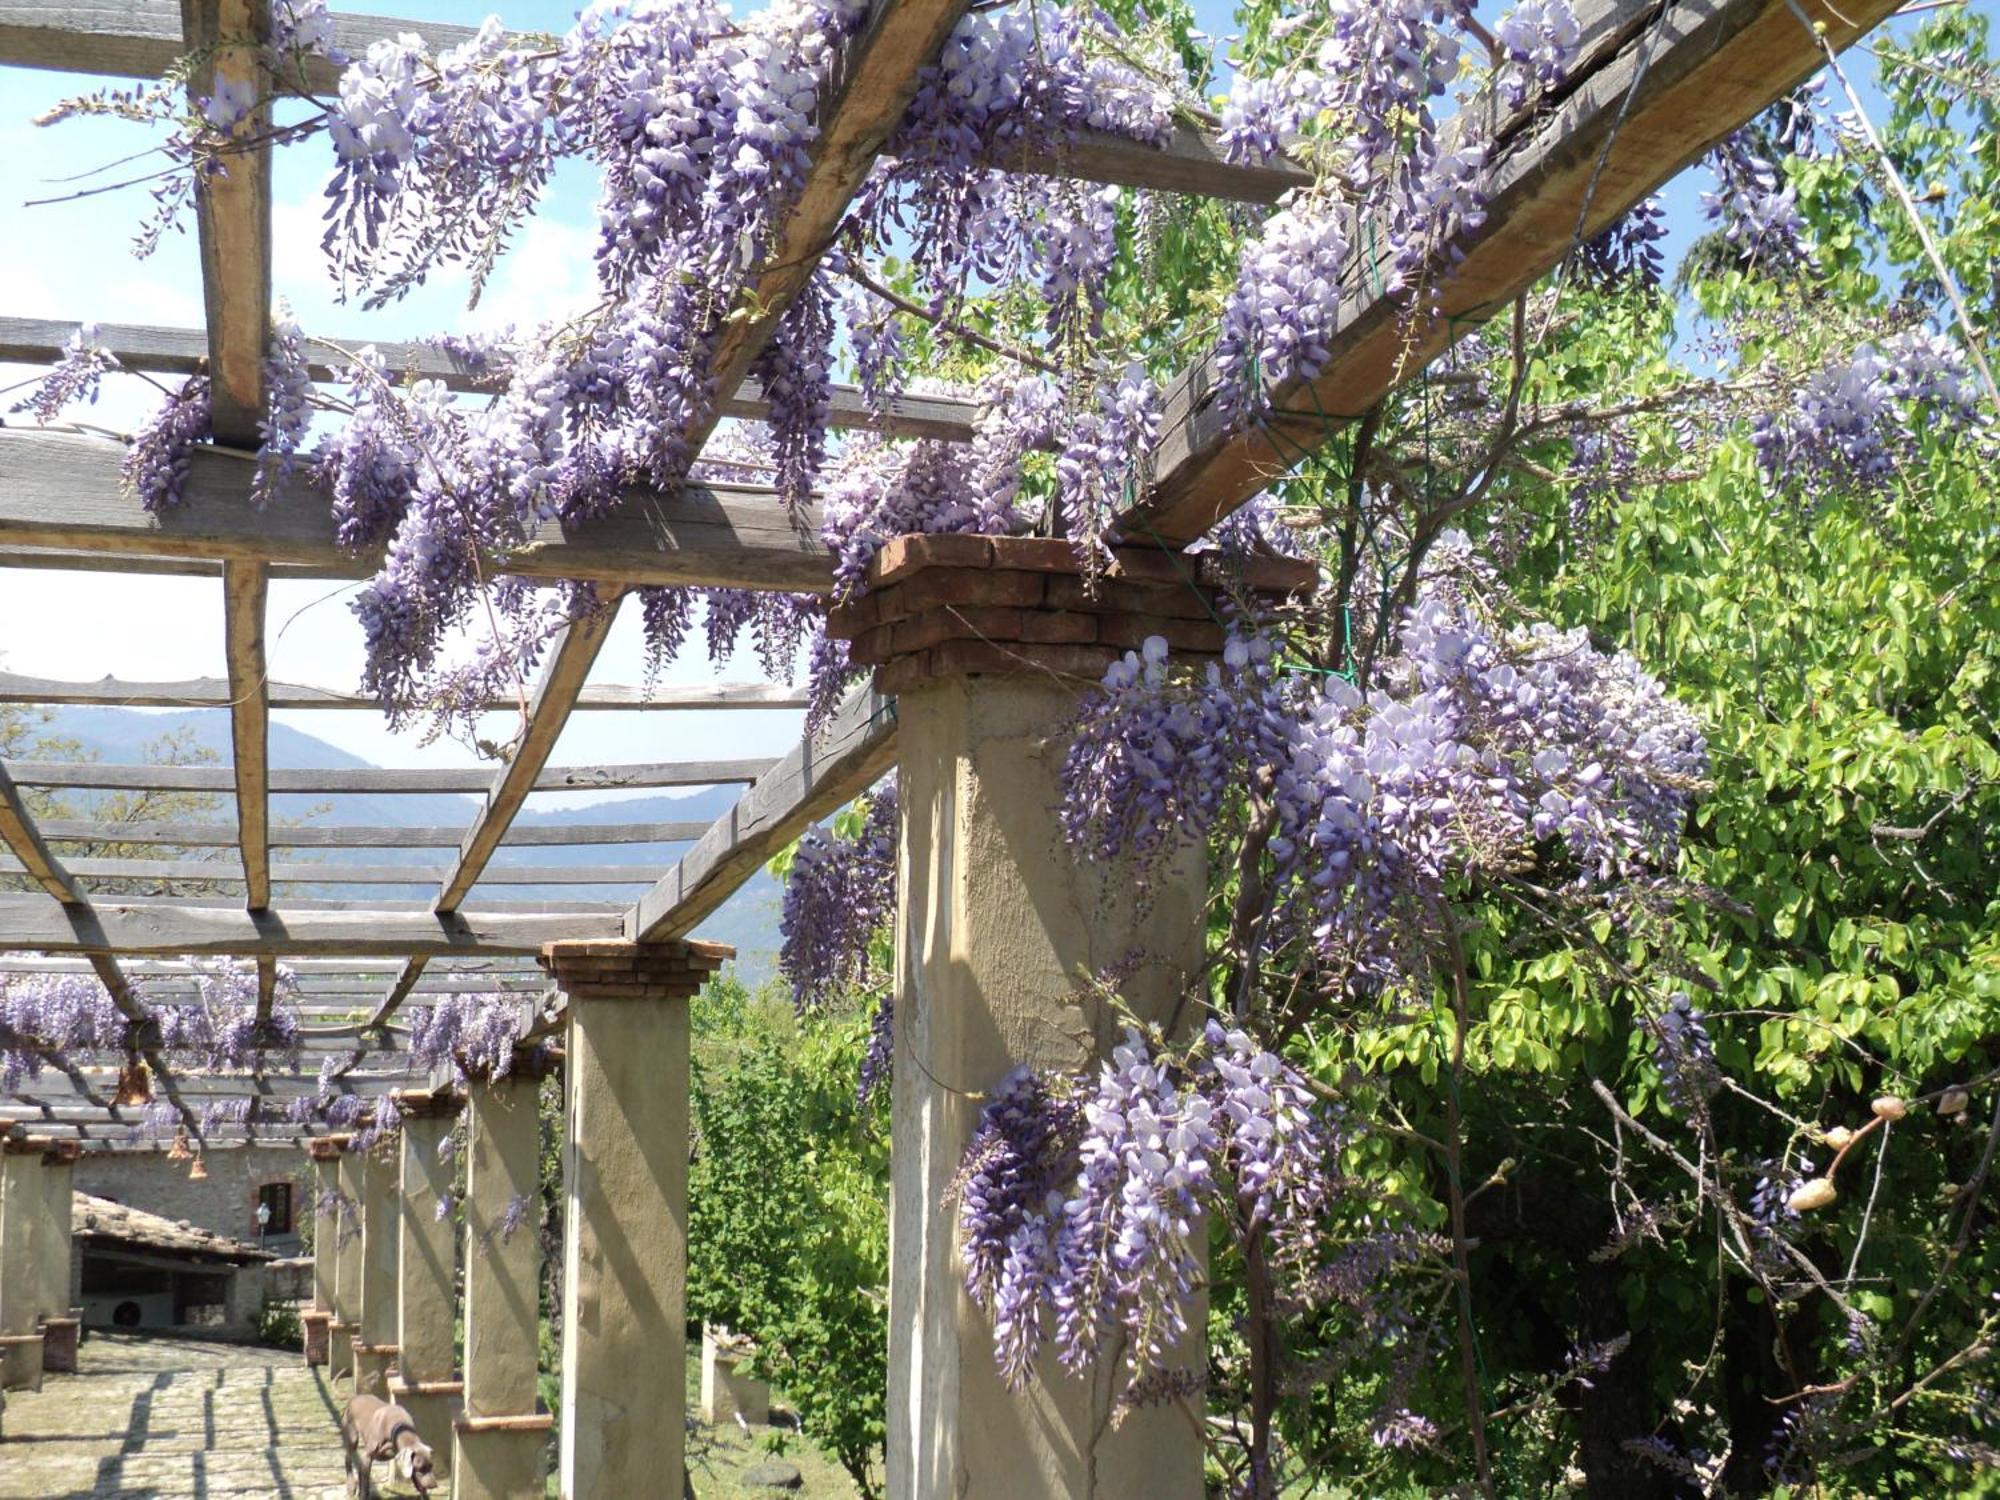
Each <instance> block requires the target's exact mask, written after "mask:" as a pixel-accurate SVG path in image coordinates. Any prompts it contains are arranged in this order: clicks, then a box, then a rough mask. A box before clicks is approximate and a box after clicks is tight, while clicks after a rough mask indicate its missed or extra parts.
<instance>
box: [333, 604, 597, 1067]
mask: <svg viewBox="0 0 2000 1500" xmlns="http://www.w3.org/2000/svg"><path fill="white" fill-rule="evenodd" d="M621 597H622V595H621V594H620V593H619V592H617V591H611V592H609V593H608V595H607V596H602V597H600V600H599V603H600V606H601V607H600V608H599V609H598V610H597V611H596V613H594V614H590V615H586V616H584V617H583V618H582V619H579V620H572V621H571V622H570V623H569V624H568V625H567V626H565V627H564V629H563V633H562V637H561V639H560V640H558V641H557V642H556V647H555V650H554V651H552V652H550V653H549V660H548V665H547V666H546V667H544V668H543V671H542V675H541V679H540V680H539V681H538V682H537V683H536V684H535V697H534V701H533V702H532V703H530V704H529V705H528V710H527V721H526V722H525V723H524V724H523V725H522V726H521V734H520V738H519V739H518V740H516V741H515V744H514V749H513V754H512V756H511V757H510V758H509V760H508V762H507V764H506V765H505V766H504V767H502V768H501V770H500V773H499V774H498V775H497V776H495V777H494V778H493V784H492V786H490V787H489V788H488V789H487V792H486V803H485V805H484V806H483V807H481V808H480V809H479V814H478V816H477V817H475V818H474V819H473V820H472V826H471V827H470V828H469V829H467V830H466V834H465V839H464V841H463V842H462V843H461V844H460V845H459V847H458V857H457V858H456V859H455V860H454V861H453V862H452V867H451V869H450V870H449V871H448V872H447V873H446V875H445V877H444V880H443V882H442V883H441V884H440V886H439V888H438V896H437V900H436V902H435V903H433V910H435V911H437V912H439V913H444V914H448V913H451V912H454V911H457V910H458V908H459V906H460V905H461V904H462V903H463V902H464V900H465V898H466V897H467V896H469V895H471V894H472V888H473V886H474V885H476V884H477V883H478V881H479V878H480V875H481V874H482V873H483V872H484V871H485V869H486V866H487V864H488V863H489V862H490V861H491V860H492V858H493V856H494V855H495V854H496V853H497V852H499V849H500V846H501V843H502V842H503V841H504V840H505V839H506V837H507V830H508V829H509V828H511V827H512V826H513V823H514V817H515V815H516V814H517V813H519V812H520V810H521V808H522V807H523V806H524V805H525V804H526V803H527V800H528V794H529V793H530V792H532V791H534V790H535V788H536V786H537V785H538V783H539V780H540V777H541V775H542V773H543V768H544V767H545V766H546V765H547V764H548V758H549V756H551V755H552V754H554V753H555V748H556V741H557V740H558V739H560V738H561V737H562V731H563V726H564V725H566V724H567V723H568V722H569V714H570V709H571V707H572V706H573V705H574V704H575V702H576V700H577V697H578V696H579V695H580V694H581V693H582V692H583V688H584V681H585V679H586V678H588V677H589V676H590V669H591V667H592V665H594V664H595V662H596V661H597V656H598V653H599V652H600V651H602V650H603V649H604V642H605V641H606V640H607V639H608V638H609V637H610V634H611V627H612V624H613V623H614V622H615V621H616V619H617V617H618V605H619V602H620V599H621ZM425 963H426V960H425V959H423V958H421V957H412V958H411V959H409V960H408V961H407V962H406V963H405V964H404V965H403V972H402V973H401V974H399V975H397V976H396V981H395V983H394V984H392V985H390V987H389V991H388V993H387V994H385V995H384V996H383V997H382V1001H381V1003H380V1004H379V1005H378V1006H376V1008H375V1013H374V1014H373V1015H372V1016H371V1017H370V1021H371V1022H372V1023H374V1024H380V1023H381V1022H384V1021H386V1020H388V1019H389V1017H390V1016H392V1015H394V1014H395V1013H396V1008H397V1007H398V1006H399V1005H401V1004H402V1003H403V1001H404V999H405V998H407V997H408V995H409V993H410V991H411V990H413V989H414V988H415V987H416V983H417V980H418V979H420V978H421V977H422V976H423V972H424V965H425ZM355 1055H356V1057H357V1058H358V1057H359V1056H360V1053H359V1052H358V1051H357V1053H356V1054H355Z"/></svg>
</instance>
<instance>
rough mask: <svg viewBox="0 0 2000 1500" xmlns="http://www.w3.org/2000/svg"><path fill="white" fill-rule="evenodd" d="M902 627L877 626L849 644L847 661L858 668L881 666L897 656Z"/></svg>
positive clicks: (865, 631)
mask: <svg viewBox="0 0 2000 1500" xmlns="http://www.w3.org/2000/svg"><path fill="white" fill-rule="evenodd" d="M902 628H903V626H902V625H900V624H897V625H877V626H875V627H874V628H873V629H872V630H864V631H862V632H861V634H860V635H858V636H856V637H855V638H854V639H853V640H851V641H849V642H848V643H847V659H848V660H849V661H851V662H853V663H854V664H855V665H856V666H862V667H874V666H880V665H881V664H882V663H883V662H885V661H887V660H888V659H889V658H890V657H891V656H893V655H895V654H896V632H897V631H899V630H901V629H902Z"/></svg>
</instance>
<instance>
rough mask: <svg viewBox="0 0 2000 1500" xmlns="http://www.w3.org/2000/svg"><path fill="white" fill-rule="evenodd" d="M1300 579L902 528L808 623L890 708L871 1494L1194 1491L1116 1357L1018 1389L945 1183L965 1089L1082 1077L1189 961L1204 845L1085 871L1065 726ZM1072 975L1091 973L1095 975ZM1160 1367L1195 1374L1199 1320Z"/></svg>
mask: <svg viewBox="0 0 2000 1500" xmlns="http://www.w3.org/2000/svg"><path fill="white" fill-rule="evenodd" d="M1313 576H1314V575H1313V569H1312V568H1311V567H1310V566H1308V565H1303V564H1294V563H1291V562H1289V561H1286V560H1283V559H1257V560H1252V561H1249V562H1245V563H1240V564H1239V563H1236V562H1234V561H1232V560H1226V559H1213V558H1210V559H1197V558H1188V557H1183V556H1175V555H1170V554H1167V553H1163V552H1159V551H1155V550H1150V549H1121V550H1119V551H1118V552H1117V553H1116V554H1115V555H1114V556H1113V557H1112V558H1111V559H1110V561H1109V562H1108V563H1106V565H1105V566H1104V567H1103V569H1102V571H1101V573H1100V575H1099V576H1098V577H1096V578H1094V579H1085V578H1083V577H1080V576H1078V566H1077V562H1076V558H1075V554H1074V551H1073V549H1072V548H1071V546H1070V544H1069V543H1068V542H1067V541H1063V540H1049V539H1042V538H1027V537H1024V538H988V537H978V536H911V537H898V538H893V539H891V540H890V541H889V542H888V543H886V544H885V545H884V546H883V548H882V550H881V552H880V553H879V554H878V555H877V556H876V558H875V560H874V562H873V563H872V565H871V567H870V572H869V588H868V592H867V593H866V594H864V595H862V596H860V597H859V599H858V600H857V601H855V602H854V603H852V604H848V605H843V606H841V607H839V608H837V609H835V610H834V612H833V614H832V616H831V617H830V619H829V622H828V627H827V630H828V634H829V635H830V636H834V637H835V638H838V639H845V640H848V641H850V642H852V645H851V648H850V657H851V659H852V660H853V661H854V662H856V663H857V664H862V665H869V666H874V667H877V668H878V669H879V670H878V672H877V674H876V678H875V688H876V691H877V692H878V693H884V694H887V693H895V694H897V695H899V696H898V702H897V705H896V712H897V717H898V731H897V754H898V759H899V763H900V767H901V772H900V779H899V787H898V800H899V803H900V806H901V808H902V830H901V845H900V853H899V856H898V859H899V863H898V909H897V918H896V920H897V928H896V997H895V1012H894V1049H895V1051H894V1055H895V1082H894V1107H893V1116H894V1117H893V1130H892V1143H893V1146H892V1167H891V1188H890V1221H889V1224H890V1227H889V1244H890V1269H889V1402H888V1447H887V1456H888V1482H889V1483H888V1488H889V1494H890V1496H891V1497H892V1500H938V1497H950V1500H1044V1497H1046V1500H1056V1497H1062V1500H1199V1497H1200V1496H1201V1494H1202V1448H1201V1441H1200V1437H1199V1432H1198V1428H1199V1425H1200V1417H1201V1413H1200V1407H1199V1403H1198V1402H1196V1403H1194V1410H1193V1412H1192V1415H1193V1417H1194V1419H1195V1420H1193V1421H1190V1420H1189V1416H1190V1413H1189V1412H1187V1411H1183V1410H1177V1409H1175V1408H1173V1407H1152V1408H1141V1409H1136V1410H1129V1411H1125V1412H1122V1413H1120V1412H1119V1411H1118V1410H1117V1408H1116V1405H1115V1403H1116V1398H1117V1395H1118V1393H1119V1391H1120V1389H1121V1388H1122V1369H1121V1367H1120V1366H1119V1363H1118V1361H1116V1360H1111V1359H1107V1360H1104V1361H1102V1362H1101V1363H1100V1366H1099V1367H1098V1368H1097V1369H1096V1370H1094V1371H1092V1372H1091V1374H1090V1375H1089V1376H1087V1377H1077V1376H1070V1375H1066V1374H1065V1373H1064V1372H1063V1371H1062V1369H1061V1367H1060V1365H1059V1364H1058V1362H1057V1360H1056V1358H1055V1356H1054V1354H1053V1352H1052V1351H1051V1352H1045V1353H1044V1355H1043V1357H1042V1359H1041V1361H1040V1363H1039V1364H1038V1366H1037V1367H1036V1370H1035V1377H1034V1380H1033V1381H1032V1383H1031V1384H1030V1385H1029V1387H1028V1388H1027V1389H1026V1390H1025V1391H1024V1392H1022V1393H1021V1394H1020V1395H1018V1396H1016V1395H1014V1394H1012V1393H1010V1392H1009V1391H1008V1390H1007V1389H1006V1387H1005V1386H1004V1385H1003V1384H1002V1382H1001V1380H1000V1376H999V1374H998V1372H997V1371H996V1369H995V1367H994V1362H993V1343H992V1332H991V1326H990V1324H989V1322H988V1319H987V1318H986V1316H985V1315H984V1314H983V1313H981V1312H980V1311H979V1310H978V1309H977V1308H976V1307H975V1306H974V1305H973V1304H972V1301H971V1299H970V1298H969V1297H968V1296H967V1295H966V1292H965V1285H964V1281H965V1275H964V1266H963V1264H962V1262H961V1258H960V1256H959V1253H958V1243H957V1240H958V1236H957V1222H956V1219H957V1215H956V1204H955V1203H954V1202H953V1201H952V1199H951V1185H952V1181H953V1178H954V1176H955V1174H956V1173H957V1171H958V1168H959V1165H960V1161H961V1159H962V1156H963V1153H964V1149H965V1145H966V1142H967V1141H968V1139H969V1138H970V1135H971V1132H972V1129H973V1126H974V1124H975V1122H976V1121H977V1119H978V1116H979V1111H980V1107H981V1104H982V1102H983V1096H984V1095H985V1094H986V1093H987V1091H989V1090H991V1089H992V1088H993V1087H994V1086H995V1085H996V1084H998V1083H999V1082H1000V1081H1001V1079H1002V1078H1004V1077H1005V1076H1006V1074H1007V1073H1008V1072H1009V1071H1010V1070H1011V1069H1012V1068H1014V1067H1015V1066H1016V1065H1019V1064H1023V1063H1025V1064H1027V1065H1029V1066H1031V1067H1033V1068H1035V1069H1037V1070H1038V1071H1042V1072H1062V1073H1075V1072H1079V1071H1083V1070H1088V1069H1092V1068H1093V1067H1094V1066H1095V1065H1096V1064H1097V1063H1098V1062H1099V1061H1100V1060H1101V1059H1103V1058H1104V1057H1106V1056H1107V1055H1108V1053H1109V1051H1110V1049H1111V1048H1112V1047H1113V1046H1114V1045H1116V1044H1117V1042H1118V1041H1119V1040H1120V1039H1121V1037H1122V1034H1123V1028H1124V1022H1123V1021H1122V1020H1121V1019H1120V1017H1119V1015H1118V1014H1117V1012H1116V1010H1115V1009H1114V1007H1113V1006H1112V1005H1111V1004H1110V1003H1108V1002H1107V1001H1106V1000H1105V999H1104V998H1101V993H1100V992H1101V990H1102V989H1103V988H1106V987H1108V986H1109V985H1110V984H1112V983H1115V987H1116V990H1117V994H1118V997H1119V998H1120V999H1121V1000H1122V1001H1123V1003H1124V1004H1125V1005H1126V1006H1127V1007H1128V1008H1129V1010H1130V1011H1131V1012H1132V1013H1133V1014H1136V1015H1137V1016H1139V1017H1140V1018H1142V1019H1150V1020H1158V1021H1165V1020H1166V1019H1167V1018H1168V1017H1169V1016H1170V1015H1172V1014H1173V1013H1174V1011H1175V1006H1176V1002H1177V1001H1178V999H1179V997H1180V996H1181V995H1182V993H1183V992H1184V990H1185V988H1186V986H1187V985H1188V984H1189V983H1190V982H1191V981H1192V979H1193V976H1194V975H1195V973H1196V972H1197V970H1198V968H1199V966H1200V963H1201V957H1202V942H1203V934H1204V927H1205V920H1204V918H1205V914H1204V904H1205V895H1206V889H1205V881H1204V872H1203V870H1202V867H1201V864H1200V851H1199V849H1191V850H1189V851H1188V854H1187V856H1186V857H1185V858H1183V859H1182V860H1180V861H1179V862H1178V863H1177V864H1174V865H1172V866H1170V867H1168V868H1163V869H1161V870H1160V871H1158V872H1157V874H1156V875H1155V876H1154V877H1153V879H1152V881H1151V883H1150V886H1149V889H1148V891H1147V892H1146V896H1145V900H1144V901H1143V902H1142V901H1141V899H1140V895H1139V892H1138V891H1137V889H1136V883H1135V881H1134V880H1133V878H1132V876H1131V874H1130V872H1128V871H1124V870H1120V869H1117V868H1116V867H1113V868H1111V869H1109V870H1107V869H1104V868H1102V867H1098V866H1088V865H1083V864H1080V863H1079V862H1078V860H1077V859H1076V857H1075V856H1074V855H1073V854H1072V853H1071V849H1070V846H1069V843H1068V841H1067V839H1066V838H1065V837H1064V834H1063V830H1062V827H1061V823H1060V819H1059V817H1058V809H1059V806H1060V803H1061V800H1062V794H1061V786H1060V773H1061V768H1062V761H1063V755H1064V751H1065V748H1066V746H1065V743H1064V737H1063V736H1064V730H1065V726H1066V725H1067V724H1068V723H1069V721H1070V720H1071V719H1072V718H1073V717H1074V715H1075V712H1076V708H1077V702H1078V699H1079V697H1080V696H1081V695H1082V694H1083V693H1085V692H1086V691H1088V689H1089V688H1090V687H1091V686H1092V685H1094V684H1095V683H1096V682H1097V681H1098V680H1100V679H1101V678H1102V676H1103V673H1104V671H1105V668H1106V667H1107V666H1108V665H1109V664H1110V663H1112V662H1114V661H1116V660H1117V659H1118V658H1119V657H1120V656H1121V655H1122V654H1123V653H1124V652H1126V651H1128V650H1136V649H1138V648H1140V647H1141V646H1142V645H1143V644H1144V642H1145V641H1146V640H1147V639H1148V637H1150V636H1154V635H1159V636H1162V637H1164V638H1165V639H1166V640H1167V642H1168V644H1169V646H1170V647H1171V648H1172V651H1173V654H1174V660H1175V661H1176V662H1177V663H1186V664H1187V665H1189V666H1191V667H1193V668H1194V669H1195V670H1199V669H1200V666H1201V663H1202V662H1203V661H1204V660H1213V659H1214V658H1215V657H1216V656H1217V655H1219V654H1220V652H1221V651H1222V649H1223V646H1224V644H1225V642H1224V636H1223V631H1222V628H1221V626H1220V625H1219V624H1217V623H1216V622H1217V621H1219V620H1220V619H1222V618H1224V616H1223V614H1222V611H1223V610H1224V609H1225V608H1227V604H1226V602H1225V601H1224V600H1223V598H1222V595H1223V594H1224V593H1227V594H1229V595H1231V596H1233V597H1240V598H1243V599H1245V600H1246V601H1248V600H1249V599H1250V598H1251V596H1257V595H1263V596H1265V597H1271V596H1276V595H1283V594H1287V593H1291V592H1294V591H1297V590H1299V589H1302V588H1307V587H1310V586H1311V582H1312V578H1313ZM1114 975H1115V979H1110V980H1107V981H1106V983H1105V984H1103V985H1097V986H1093V985H1092V984H1091V980H1092V979H1093V977H1094V976H1114ZM1189 1321H1190V1324H1191V1325H1192V1326H1191V1329H1190V1332H1189V1333H1188V1334H1187V1335H1185V1336H1184V1337H1183V1339H1182V1341H1181V1343H1180V1344H1179V1345H1178V1346H1176V1347H1175V1348H1174V1349H1173V1350H1172V1351H1171V1353H1170V1358H1171V1361H1172V1363H1173V1364H1174V1365H1176V1366H1184V1367H1190V1368H1193V1369H1197V1370H1199V1369H1201V1368H1203V1367H1204V1366H1205V1364H1206V1352H1205V1348H1204V1343H1203V1338H1202V1332H1201V1330H1202V1328H1203V1324H1204V1321H1205V1311H1204V1309H1202V1308H1200V1307H1196V1308H1193V1309H1191V1310H1190V1317H1189Z"/></svg>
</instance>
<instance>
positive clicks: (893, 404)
mask: <svg viewBox="0 0 2000 1500" xmlns="http://www.w3.org/2000/svg"><path fill="white" fill-rule="evenodd" d="M81 326H82V325H81V324H80V323H76V322H69V321H64V320H62V319H56V318H10V317H0V364H30V365H39V364H51V363H53V362H54V361H55V360H57V359H58V358H60V357H61V355H62V351H63V347H64V345H66V344H67V343H68V342H69V340H70V338H71V337H72V336H73V335H74V334H75V333H76V331H77V330H78V328H80V327H81ZM97 342H98V343H99V344H100V345H101V346H102V347H103V348H105V349H108V350H110V351H111V353H113V354H115V355H117V356H118V362H119V363H120V364H121V365H123V366H124V367H125V368H126V369H128V370H142V371H145V372H146V373H148V374H159V375H187V374H192V373H193V372H194V371H195V370H197V369H199V368H202V367H203V361H204V360H206V359H207V357H208V343H207V339H206V338H205V337H204V335H203V334H202V333H201V331H200V330H199V329H193V328H156V327H154V326H152V325H150V324H144V323H100V324H98V325H97ZM369 343H372V344H373V345H374V347H375V352H376V353H377V354H379V355H381V357H382V362H383V364H384V365H385V366H386V367H387V368H388V369H390V370H393V371H396V372H398V373H405V374H411V375H417V376H421V377H422V378H424V379H426V380H436V381H438V382H440V383H441V384H443V385H444V386H445V387H446V388H447V389H450V390H454V391H477V390H490V389H492V388H493V386H494V384H495V382H494V380H493V377H492V376H491V375H490V374H489V373H486V372H482V371H478V370H474V369H470V368H468V367H467V366H466V364H465V362H464V361H463V360H460V359H458V358H456V357H454V356H453V355H451V354H449V353H447V352H445V351H444V350H442V349H439V348H437V347H435V346H434V345H431V344H408V343H398V342H396V341H393V340H383V339H372V340H371V339H325V338H317V337H313V336H310V335H308V337H307V339H306V343H305V346H304V347H305V353H306V371H307V373H308V374H310V375H311V376H312V378H313V379H314V380H327V381H331V380H337V379H339V378H340V375H341V371H342V370H343V369H344V368H345V367H346V364H347V361H346V359H344V358H343V357H342V354H341V353H340V352H339V351H342V350H354V349H359V348H361V347H362V346H363V345H364V344H369ZM827 403H828V406H827V422H828V425H830V426H833V427H838V428H859V429H865V430H867V431H871V432H883V433H887V434H889V435H890V436H891V437H908V438H937V439H939V440H941V441H944V442H951V443H969V442H971V441H972V430H973V422H974V420H975V419H976V418H977V417H978V415H979V406H978V403H977V402H973V401H967V400H963V399H961V398H958V397H954V396H899V397H895V398H892V399H890V400H889V401H888V402H887V404H886V407H885V409H884V410H882V411H880V412H877V411H875V410H874V409H873V408H871V407H870V406H869V405H868V403H867V402H866V401H865V400H863V399H862V395H861V392H860V391H858V390H856V389H855V388H854V387H853V386H851V385H836V386H833V387H832V388H831V389H830V390H829V391H828V392H827ZM722 414H723V415H724V416H725V417H736V418H739V419H747V420H750V421H763V420H765V419H767V418H768V417H769V416H770V414H771V404H770V402H768V401H767V400H765V399H764V392H763V388H762V387H761V386H760V385H759V384H758V382H757V380H756V379H755V377H752V378H751V379H749V380H747V381H745V382H744V384H743V385H742V387H741V388H739V389H738V391H737V393H736V394H735V395H734V396H732V397H731V398H730V399H729V400H727V401H725V402H724V403H723V404H722Z"/></svg>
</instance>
